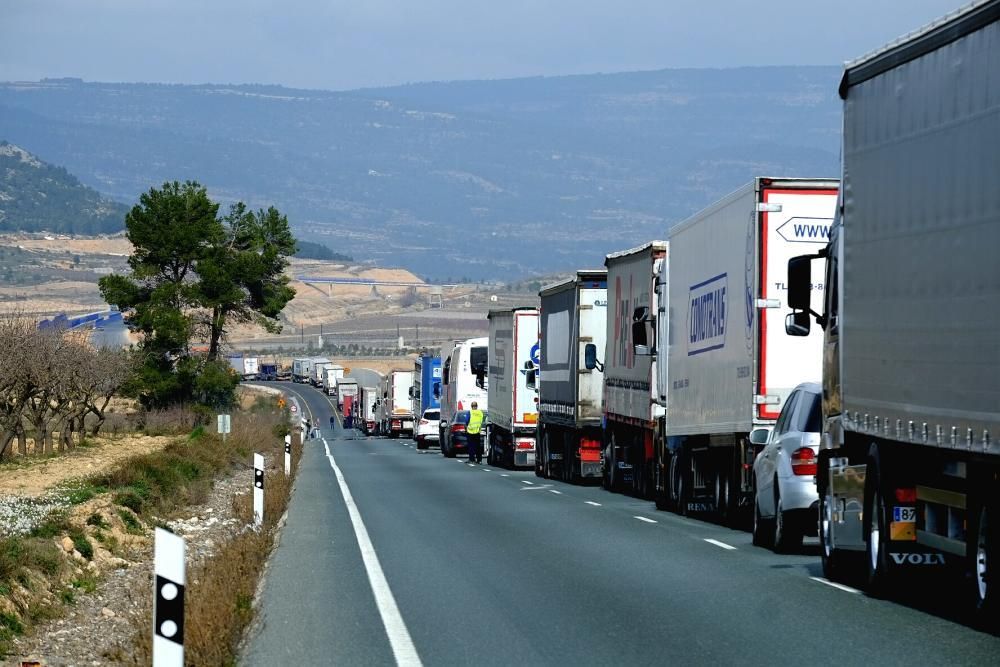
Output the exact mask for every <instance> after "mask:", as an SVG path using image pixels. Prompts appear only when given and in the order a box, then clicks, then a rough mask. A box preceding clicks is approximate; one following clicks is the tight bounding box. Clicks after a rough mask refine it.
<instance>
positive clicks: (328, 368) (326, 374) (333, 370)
mask: <svg viewBox="0 0 1000 667" xmlns="http://www.w3.org/2000/svg"><path fill="white" fill-rule="evenodd" d="M342 377H344V367H343V366H339V365H337V364H326V365H325V366H324V368H323V393H325V394H326V395H327V396H335V395H336V394H337V381H338V380H340V379H341V378H342Z"/></svg>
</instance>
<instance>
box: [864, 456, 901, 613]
mask: <svg viewBox="0 0 1000 667" xmlns="http://www.w3.org/2000/svg"><path fill="white" fill-rule="evenodd" d="M885 488H886V485H885V484H883V481H882V475H881V470H880V467H879V457H878V450H877V448H875V447H874V446H873V447H872V453H871V455H870V457H869V459H868V467H867V474H866V475H865V505H864V517H865V575H866V576H865V588H866V590H867V592H868V593H869V594H870V595H872V596H875V597H881V596H884V595H886V594H888V593H889V592H890V591H891V590H892V585H893V579H894V575H895V572H893V566H892V558H891V557H890V556H889V526H888V522H887V521H886V505H885Z"/></svg>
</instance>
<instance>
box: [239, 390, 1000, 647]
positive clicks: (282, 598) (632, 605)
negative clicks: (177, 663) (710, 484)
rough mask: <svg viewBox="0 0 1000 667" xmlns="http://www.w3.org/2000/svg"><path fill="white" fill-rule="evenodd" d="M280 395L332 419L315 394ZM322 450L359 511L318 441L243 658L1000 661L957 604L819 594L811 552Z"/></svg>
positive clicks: (517, 483)
mask: <svg viewBox="0 0 1000 667" xmlns="http://www.w3.org/2000/svg"><path fill="white" fill-rule="evenodd" d="M276 386H279V387H281V388H282V389H285V390H286V391H288V392H289V393H290V394H294V395H298V396H299V397H300V403H301V404H302V405H303V406H304V408H305V409H306V410H307V411H308V412H311V413H312V415H313V419H314V423H317V424H321V425H328V424H329V417H330V414H331V406H330V403H329V401H327V399H326V398H325V397H324V396H323V395H322V394H320V393H319V392H318V391H316V390H314V389H312V388H310V387H303V386H301V385H289V384H284V383H282V384H278V385H276ZM323 436H324V438H325V440H326V442H327V443H328V450H329V452H330V454H331V455H332V459H333V460H334V461H335V463H336V466H337V468H338V469H339V470H340V471H341V473H342V478H343V481H344V482H345V484H346V486H347V487H348V488H349V492H350V497H351V500H352V509H351V510H349V507H348V504H347V503H345V495H344V493H343V492H342V490H341V488H340V485H339V484H338V480H337V476H336V475H335V473H334V470H333V468H332V467H331V463H330V458H328V457H327V455H326V452H327V448H326V447H324V443H323V441H322V440H312V441H309V442H307V443H306V446H305V451H304V454H303V458H302V462H301V468H300V470H299V477H298V479H297V482H296V487H295V491H294V494H293V497H292V499H291V502H290V505H289V510H288V521H287V524H286V526H285V529H284V531H283V533H282V535H281V540H280V544H279V546H278V548H277V550H276V552H275V554H274V556H273V559H272V563H271V566H270V570H269V573H268V576H267V581H266V583H265V587H264V591H263V595H262V599H261V604H260V609H259V613H260V621H261V622H260V624H259V629H258V632H257V633H256V634H255V636H253V637H252V638H251V640H250V642H249V645H248V647H247V650H246V652H245V655H244V656H243V660H242V662H243V663H245V664H248V665H273V664H285V663H287V662H290V661H295V662H296V663H297V664H352V665H353V664H393V663H398V664H417V663H419V662H422V663H423V664H428V665H429V664H446V665H447V664H469V663H475V664H497V665H500V664H514V663H523V664H565V663H577V664H586V665H589V664H595V665H596V664H623V663H633V664H653V663H656V664H664V663H673V664H680V663H687V664H704V663H710V662H724V663H736V662H739V663H744V664H745V663H749V664H762V665H763V664H768V665H773V664H789V665H791V664H802V663H804V662H808V663H812V664H830V665H833V664H843V663H847V664H856V663H861V662H865V663H871V664H884V663H902V662H907V663H911V662H913V660H914V659H916V661H917V662H919V663H920V664H932V663H944V664H989V663H992V662H993V661H994V660H995V659H996V655H997V651H998V649H1000V640H998V639H997V638H995V637H993V636H990V635H986V634H983V633H980V632H977V631H975V630H973V629H971V628H969V627H967V626H965V625H962V624H960V623H958V622H956V620H955V612H953V611H951V610H950V608H949V607H948V606H947V605H942V609H923V610H922V609H917V608H913V607H910V606H907V605H906V604H904V603H901V602H900V601H884V600H876V599H873V598H870V597H867V596H865V595H863V594H860V593H858V592H855V591H852V590H851V589H844V588H837V587H834V586H831V585H829V584H828V583H825V582H824V581H823V580H822V578H821V577H822V575H821V572H820V568H819V563H818V558H817V556H816V554H815V552H814V551H813V552H809V553H804V554H801V555H777V554H773V553H771V552H769V551H766V550H763V549H759V548H755V547H753V546H752V545H751V544H750V536H749V535H747V534H746V533H742V532H738V531H732V530H729V529H726V528H723V527H721V526H717V525H714V524H710V523H705V522H700V521H696V520H690V519H685V518H681V517H678V516H675V515H672V514H667V513H663V512H657V511H655V509H654V508H653V506H652V504H651V503H649V502H646V501H640V500H636V499H634V498H628V497H625V496H620V495H614V494H609V493H605V492H603V491H601V490H600V489H598V488H594V487H576V486H570V485H564V484H560V483H554V482H546V481H543V480H540V479H538V478H536V477H535V476H534V475H533V474H531V473H528V472H524V471H508V470H502V469H499V468H492V467H487V466H469V465H467V464H466V463H465V462H462V461H460V460H451V459H444V458H443V457H441V456H440V454H439V453H438V452H437V451H436V450H430V451H428V452H419V451H417V450H415V449H414V448H413V445H412V442H410V441H406V440H387V439H376V438H365V437H362V436H360V435H358V434H356V433H353V432H352V433H348V432H345V431H344V430H343V429H341V428H340V427H339V426H338V427H337V428H335V429H333V430H330V429H324V430H323ZM352 511H353V512H354V514H356V515H357V517H359V518H360V520H361V521H362V522H363V524H364V526H365V532H366V534H367V538H368V541H369V542H370V551H371V552H372V553H374V555H375V557H376V559H377V562H378V565H379V568H380V570H381V572H382V573H383V577H384V579H383V580H382V582H381V583H379V582H378V581H376V582H375V585H374V588H373V583H372V581H373V580H372V579H370V575H371V567H370V562H369V561H368V560H366V559H370V558H371V555H372V554H371V553H367V555H365V553H366V552H365V551H363V548H362V546H359V537H358V533H357V530H356V524H355V523H353V522H352ZM361 541H362V542H363V541H364V540H361ZM366 549H367V547H366ZM383 588H384V589H385V590H382V589H383ZM373 591H379V592H373ZM386 591H388V592H389V593H390V594H391V597H392V600H393V602H394V603H395V606H396V609H397V610H398V619H396V621H393V619H386V615H385V610H384V608H383V607H384V604H383V602H384V593H385V592H386ZM924 597H926V596H924ZM394 622H398V623H402V625H403V626H404V628H405V631H406V636H407V637H409V639H410V641H411V642H412V648H413V650H414V652H415V656H412V655H411V656H409V658H407V657H406V654H400V652H399V651H398V646H397V644H398V630H399V628H398V626H397V625H394ZM390 636H392V637H394V641H392V642H391V641H390ZM401 655H402V656H403V658H401ZM414 657H415V660H414Z"/></svg>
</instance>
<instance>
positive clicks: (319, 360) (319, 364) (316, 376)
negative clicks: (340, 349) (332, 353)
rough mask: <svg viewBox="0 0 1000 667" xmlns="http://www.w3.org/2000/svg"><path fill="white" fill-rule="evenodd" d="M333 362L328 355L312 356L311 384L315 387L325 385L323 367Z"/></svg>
mask: <svg viewBox="0 0 1000 667" xmlns="http://www.w3.org/2000/svg"><path fill="white" fill-rule="evenodd" d="M331 363H332V362H331V361H330V360H329V359H327V358H326V357H313V358H312V371H311V372H310V374H309V384H311V385H312V386H314V387H322V386H323V369H324V368H325V367H326V366H329V365H330V364H331Z"/></svg>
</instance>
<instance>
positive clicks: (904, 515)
mask: <svg viewBox="0 0 1000 667" xmlns="http://www.w3.org/2000/svg"><path fill="white" fill-rule="evenodd" d="M892 520H893V521H898V522H900V523H915V522H916V520H917V508H916V507H893V508H892Z"/></svg>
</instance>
